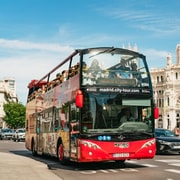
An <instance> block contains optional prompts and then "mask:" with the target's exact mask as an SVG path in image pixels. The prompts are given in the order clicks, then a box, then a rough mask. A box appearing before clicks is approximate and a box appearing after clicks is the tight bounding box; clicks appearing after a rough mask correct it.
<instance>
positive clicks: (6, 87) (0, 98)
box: [0, 78, 18, 128]
mask: <svg viewBox="0 0 180 180" xmlns="http://www.w3.org/2000/svg"><path fill="white" fill-rule="evenodd" d="M8 102H18V98H17V95H16V82H15V79H14V78H4V79H3V80H0V128H4V127H6V123H5V122H4V115H5V113H4V109H3V105H4V104H6V103H8Z"/></svg>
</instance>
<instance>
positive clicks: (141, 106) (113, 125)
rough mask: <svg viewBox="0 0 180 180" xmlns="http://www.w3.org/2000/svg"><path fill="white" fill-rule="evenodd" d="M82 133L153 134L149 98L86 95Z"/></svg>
mask: <svg viewBox="0 0 180 180" xmlns="http://www.w3.org/2000/svg"><path fill="white" fill-rule="evenodd" d="M82 112H83V114H82V132H83V133H95V132H97V133H105V132H114V133H117V132H131V133H134V132H147V133H148V132H149V133H152V132H153V119H152V109H151V100H150V98H148V97H147V98H143V99H140V98H138V96H133V97H132V96H130V97H129V96H127V97H126V96H122V95H121V94H112V93H106V94H98V93H97V94H96V93H87V94H86V95H85V104H84V107H83V109H82Z"/></svg>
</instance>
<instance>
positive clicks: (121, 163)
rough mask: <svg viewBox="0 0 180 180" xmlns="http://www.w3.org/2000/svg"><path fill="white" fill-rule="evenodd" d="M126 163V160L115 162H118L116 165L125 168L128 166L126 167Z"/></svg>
mask: <svg viewBox="0 0 180 180" xmlns="http://www.w3.org/2000/svg"><path fill="white" fill-rule="evenodd" d="M125 161H126V160H116V161H115V162H116V164H118V165H120V166H123V167H125V166H126V165H125Z"/></svg>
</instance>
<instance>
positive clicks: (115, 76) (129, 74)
mask: <svg viewBox="0 0 180 180" xmlns="http://www.w3.org/2000/svg"><path fill="white" fill-rule="evenodd" d="M147 72H148V70H147V66H146V64H145V61H144V57H143V56H140V55H139V54H138V53H134V54H130V53H128V52H126V51H123V52H121V51H119V50H118V49H113V48H112V49H105V50H104V49H99V51H97V49H96V50H94V51H93V50H92V51H88V52H87V53H85V54H84V55H83V69H82V85H85V86H87V85H89V86H94V85H99V86H107V85H108V86H109V85H113V86H128V87H130V86H131V87H149V81H148V75H147Z"/></svg>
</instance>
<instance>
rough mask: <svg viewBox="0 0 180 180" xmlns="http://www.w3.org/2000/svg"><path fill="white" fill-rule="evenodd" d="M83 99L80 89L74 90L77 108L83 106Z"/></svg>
mask: <svg viewBox="0 0 180 180" xmlns="http://www.w3.org/2000/svg"><path fill="white" fill-rule="evenodd" d="M83 100H84V96H83V94H82V91H81V90H78V91H77V92H76V106H77V107H79V108H82V107H83Z"/></svg>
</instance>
